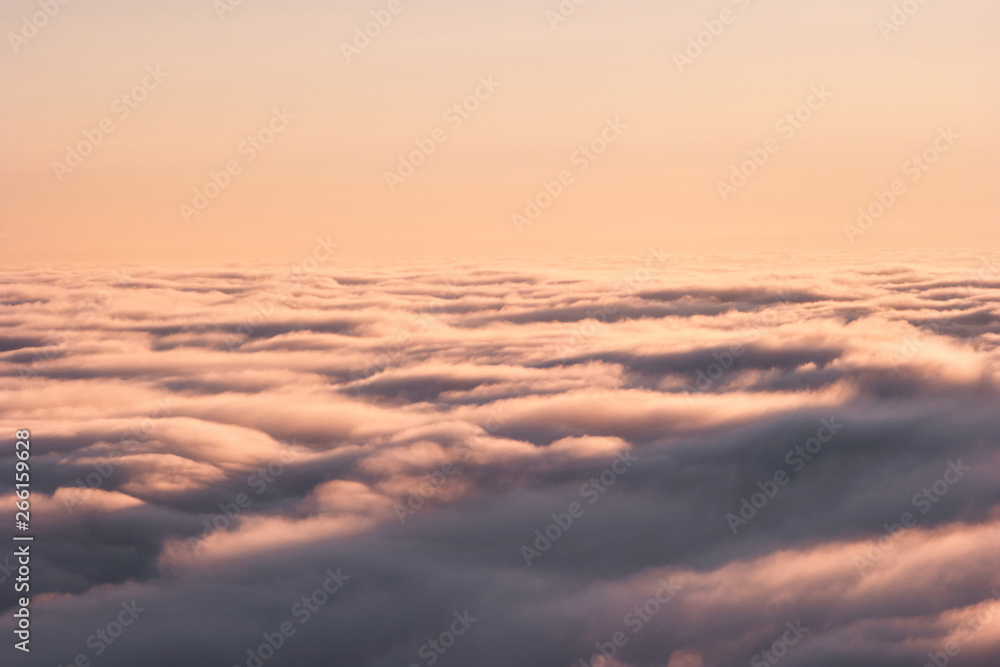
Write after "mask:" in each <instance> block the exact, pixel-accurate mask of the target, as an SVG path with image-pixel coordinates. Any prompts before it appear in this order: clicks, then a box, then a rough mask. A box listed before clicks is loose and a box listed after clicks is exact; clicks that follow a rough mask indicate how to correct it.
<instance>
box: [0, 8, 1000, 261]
mask: <svg viewBox="0 0 1000 667" xmlns="http://www.w3.org/2000/svg"><path fill="white" fill-rule="evenodd" d="M43 4H44V3H43ZM897 4H898V3H897ZM563 5H564V10H563V11H564V13H559V12H560V9H559V7H560V5H559V3H558V2H556V1H555V0H551V1H549V2H544V1H536V0H507V1H505V2H503V3H487V2H478V1H464V2H459V1H457V0H454V1H445V0H427V1H422V2H414V1H411V0H400V2H399V3H398V4H397V3H391V7H390V3H389V2H388V1H384V2H383V1H381V0H380V1H375V2H354V3H326V2H319V1H305V0H289V1H287V2H282V3H271V2H263V1H262V0H245V1H244V2H242V3H239V4H235V3H234V4H232V5H230V4H224V3H223V1H222V0H219V2H215V3H213V2H212V1H211V0H177V1H175V2H170V3H148V2H147V3H131V2H125V1H124V0H94V1H92V2H77V1H72V2H68V3H67V4H65V5H57V6H58V11H54V10H51V11H54V15H53V16H52V17H51V18H48V17H45V16H44V15H40V14H37V13H38V12H40V11H42V10H41V9H39V7H40V5H39V4H37V3H36V2H28V1H27V0H8V1H7V2H4V3H3V8H2V10H0V29H2V31H3V32H4V34H5V36H6V37H5V40H4V41H5V42H6V44H5V45H4V47H3V48H2V49H0V52H2V56H0V59H2V70H0V82H2V86H3V90H4V95H3V97H2V100H0V120H2V122H0V142H2V145H3V151H2V153H0V234H4V235H5V236H3V237H0V261H3V262H5V263H8V264H14V263H39V262H42V263H47V262H55V263H59V262H103V263H117V264H128V263H133V264H142V263H146V262H164V261H170V262H210V261H218V262H245V261H255V260H275V261H285V260H293V259H296V258H300V257H302V256H304V255H306V254H308V253H309V252H310V251H311V249H312V247H313V245H314V244H315V239H316V238H317V237H318V236H320V235H322V236H326V235H331V236H332V237H333V238H334V239H335V241H336V243H337V244H339V246H340V251H341V253H342V254H343V255H344V256H347V257H359V258H363V257H375V258H386V259H392V258H399V257H406V256H425V255H427V256H437V255H443V256H464V255H472V256H481V255H498V256H535V255H545V256H551V255H563V254H573V255H575V254H582V255H593V254H599V253H607V252H612V253H615V252H633V251H636V250H637V249H641V248H644V247H646V246H647V245H649V244H663V245H665V246H666V247H668V248H670V249H671V250H675V251H695V252H704V251H707V250H712V251H716V250H754V251H760V250H803V251H813V252H816V251H847V252H857V251H859V250H865V249H878V248H947V247H961V248H983V247H991V246H995V245H996V243H997V241H998V227H997V213H998V197H1000V194H998V190H997V188H996V187H994V185H995V175H996V173H997V166H998V165H997V155H998V154H1000V151H998V148H1000V129H998V127H997V124H996V121H995V119H996V118H997V117H998V115H1000V114H998V112H1000V97H998V96H1000V92H998V91H1000V87H998V86H997V85H996V84H997V82H998V74H1000V71H998V67H1000V58H998V55H1000V54H998V48H997V45H998V44H1000V39H998V37H1000V35H998V31H1000V21H998V18H1000V6H998V5H997V4H996V3H995V2H992V1H990V0H952V1H949V2H944V1H931V2H927V3H924V4H922V5H919V9H918V11H915V12H914V13H913V14H912V15H908V14H906V13H905V12H903V10H902V8H901V6H900V7H899V8H898V9H897V10H896V12H897V13H896V14H895V15H894V6H895V5H894V3H893V2H890V1H887V0H877V1H869V0H816V1H813V2H808V3H803V2H796V1H794V0H735V1H729V0H725V1H721V0H719V1H711V2H683V3H663V2H652V1H646V0H621V1H617V2H610V1H607V0H589V1H587V2H584V3H582V4H581V5H579V6H576V5H573V4H572V3H563ZM573 7H575V9H574V10H573V11H572V12H570V11H569V10H568V9H566V8H573ZM907 7H909V8H910V9H913V7H916V5H914V6H913V7H910V5H907ZM393 11H394V12H395V13H393ZM373 12H374V13H373ZM899 12H902V13H899ZM36 14H37V16H38V18H33V17H34V16H35V15H36ZM380 18H381V21H382V23H384V24H385V25H384V26H380V25H377V24H374V23H371V22H372V21H376V20H378V19H380ZM32 21H34V22H35V23H38V24H39V25H41V27H40V28H37V29H35V28H34V26H33V25H32ZM892 21H895V23H892ZM366 24H370V25H369V26H368V28H369V30H370V32H372V33H373V34H376V36H375V37H372V38H370V39H368V38H366V37H364V36H363V31H364V29H365V26H366ZM713 33H715V34H713ZM359 35H362V37H359ZM699 40H700V41H701V45H700V46H699V45H698V41H699ZM123 96H124V98H123ZM810 104H811V107H810V106H809V105H810ZM455 105H464V107H462V106H460V107H459V109H460V110H459V111H456V110H455ZM803 105H805V106H803ZM462 109H464V110H462ZM796 113H798V114H799V119H798V120H796V119H795V114H796ZM788 114H792V120H787V119H786V120H785V121H782V119H784V118H786V116H787V115H788ZM254 136H259V138H258V139H257V140H255V141H256V142H257V143H256V145H255V144H254V143H252V142H251V141H250V139H249V138H251V137H254ZM939 137H948V139H947V140H943V139H939ZM935 141H938V147H937V148H934V146H935ZM588 145H592V149H591V150H590V152H589V153H584V152H583V151H582V150H581V147H586V146H588ZM421 146H423V149H421V148H420V147H421ZM413 151H420V152H418V153H416V154H414V153H413ZM925 152H927V162H925V163H923V166H919V165H915V162H914V160H913V159H914V156H917V157H918V158H919V156H921V155H923V154H924V153H925ZM80 153H86V154H85V155H81V154H80ZM755 156H756V163H753V162H747V161H748V160H754V159H755ZM401 160H402V161H404V162H405V163H406V164H402V165H401ZM414 163H419V164H416V165H414ZM227 167H229V168H230V169H229V173H227ZM411 167H412V173H411V172H410V168H411ZM741 170H742V172H743V173H742V174H741V173H740V171H741ZM387 174H389V175H388V176H387ZM747 174H749V175H747ZM213 175H214V181H215V182H213ZM723 184H725V185H723ZM894 186H895V189H896V191H895V192H893V189H894ZM206 189H207V195H206ZM209 195H210V196H209ZM880 199H881V202H880ZM534 207H537V208H534ZM880 207H884V209H885V210H884V211H882V213H881V214H880V215H878V216H872V217H871V218H870V220H866V219H863V218H862V219H861V223H862V224H863V225H865V226H864V227H863V228H861V227H859V217H860V216H861V213H859V208H860V209H862V212H863V211H864V210H872V211H874V212H875V213H878V212H879V211H880V210H881V209H880Z"/></svg>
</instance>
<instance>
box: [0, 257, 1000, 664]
mask: <svg viewBox="0 0 1000 667" xmlns="http://www.w3.org/2000/svg"><path fill="white" fill-rule="evenodd" d="M320 256H321V255H320V254H314V255H313V256H312V257H311V258H310V257H307V258H306V259H305V260H303V261H302V262H298V263H296V264H294V265H290V266H278V267H275V266H253V267H247V266H234V267H219V268H209V269H205V268H182V267H175V268H170V267H135V266H111V267H94V268H86V269H84V268H66V267H62V268H58V267H48V268H41V267H24V268H15V269H7V270H5V271H4V273H3V274H2V277H0V280H2V284H0V301H2V303H3V309H2V311H0V320H2V327H3V329H2V332H0V423H2V428H3V433H6V434H9V436H7V435H5V436H4V441H5V442H8V443H11V444H10V446H8V447H5V448H4V450H3V451H2V452H0V470H6V471H12V470H13V465H14V460H15V459H14V452H13V445H12V441H13V435H14V432H15V431H16V430H17V429H30V431H31V440H32V458H31V466H32V515H31V516H32V530H33V533H34V535H35V542H34V543H33V547H32V548H33V550H34V553H33V560H32V568H33V574H32V607H31V609H32V628H33V635H32V653H31V657H30V664H32V665H36V664H37V665H52V666H53V667H54V666H55V665H69V664H72V663H73V662H74V661H75V660H80V658H79V656H81V655H83V656H84V659H85V660H87V661H89V662H90V663H92V664H93V665H129V666H131V665H143V666H144V667H161V666H162V667H175V666H176V665H185V666H187V667H200V666H202V665H206V666H208V665H213V666H218V667H229V666H231V665H241V666H248V667H255V666H256V667H260V665H266V666H268V667H270V666H272V665H330V666H343V667H396V666H398V667H409V666H412V665H419V666H423V665H427V666H430V665H434V664H440V665H443V666H445V667H447V666H449V665H455V666H476V667H510V666H512V665H518V666H523V667H577V666H579V665H592V666H593V667H597V666H598V665H600V666H603V667H633V666H634V667H729V666H734V665H752V666H753V667H757V666H758V665H776V664H787V665H790V666H792V665H795V666H800V667H828V666H829V667H832V666H837V667H841V666H843V665H852V666H854V667H868V666H872V667H875V666H877V667H896V666H899V667H904V666H906V667H910V666H912V667H920V666H921V665H925V664H932V665H933V664H937V665H942V664H943V663H946V664H956V665H961V666H962V667H995V665H996V664H997V658H998V656H1000V592H998V591H1000V568H998V563H1000V561H998V554H1000V450H998V443H1000V410H998V397H1000V391H998V389H1000V364H998V361H1000V351H998V346H1000V259H998V256H997V255H995V254H994V255H990V254H989V253H988V252H984V253H980V254H976V253H967V254H950V255H944V254H935V253H923V254H919V253H910V254H908V255H891V254H869V255H864V256H859V255H851V256H843V257H833V256H827V257H821V256H809V255H778V254H771V255H760V256H750V255H744V256H730V255H711V256H707V255H706V256H697V257H696V256H690V255H675V254H671V253H669V252H665V251H664V250H662V249H659V248H649V249H648V250H644V251H642V252H639V253H636V254H635V256H631V257H618V258H601V259H592V260H588V261H582V260H570V259H566V260H561V261H559V262H552V261H540V260H539V261H525V260H521V261H499V260H496V261H487V260H482V261H459V260H437V261H430V260H428V261H406V262H403V261H395V262H374V261H372V262H361V261H355V262H346V261H339V260H335V259H329V260H327V261H325V262H324V261H318V260H317V259H316V258H317V257H320ZM323 256H325V255H323ZM13 488H14V487H13V473H12V472H11V474H5V475H4V476H3V478H2V479H0V507H7V508H9V509H10V512H9V514H10V517H8V519H10V520H9V521H8V520H5V524H7V523H11V521H12V517H13V511H14V510H13V505H14V493H13ZM11 532H12V531H11V530H10V527H8V526H6V525H5V526H4V529H3V532H2V534H0V538H3V540H4V543H6V544H10V541H9V535H10V533H11ZM11 551H12V549H8V548H6V547H5V548H4V550H3V551H2V552H0V558H4V557H7V558H8V560H6V561H0V579H2V580H3V581H4V583H3V584H2V585H0V607H2V608H3V610H4V611H3V617H2V620H0V630H2V633H0V634H2V636H4V637H7V641H6V642H5V645H4V646H3V648H2V649H0V652H2V654H3V655H5V656H6V655H11V656H14V653H15V652H14V651H13V649H12V648H11V646H10V645H11V644H13V639H12V637H13V635H12V629H13V627H14V625H13V619H12V616H11V612H12V610H13V609H14V606H15V599H16V598H15V593H14V591H13V586H12V577H13V576H14V574H13V572H12V569H11V564H12V562H13V561H12V559H11V558H10V555H9V554H10V552H11ZM15 569H16V568H15ZM129 605H132V606H131V607H129ZM123 609H124V610H125V611H123ZM128 609H132V610H133V611H132V613H131V615H130V614H129V613H127V612H128ZM138 610H141V611H138ZM125 620H128V621H130V622H129V623H128V624H127V625H123V624H119V623H124V621H125ZM283 627H284V629H285V630H284V631H283V630H282V628H283ZM98 631H100V634H98ZM605 656H607V657H605ZM15 657H19V656H15ZM4 664H7V662H6V658H5V659H4ZM11 664H14V663H13V662H12V663H11ZM79 664H82V663H79Z"/></svg>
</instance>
